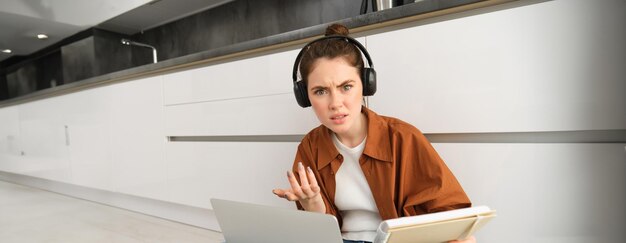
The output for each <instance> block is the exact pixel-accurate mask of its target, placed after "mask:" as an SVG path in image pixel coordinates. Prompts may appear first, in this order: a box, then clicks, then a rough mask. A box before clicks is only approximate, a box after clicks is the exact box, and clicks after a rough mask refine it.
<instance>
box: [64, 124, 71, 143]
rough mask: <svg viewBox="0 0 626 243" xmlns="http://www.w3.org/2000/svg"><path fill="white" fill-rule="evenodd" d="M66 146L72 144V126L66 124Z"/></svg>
mask: <svg viewBox="0 0 626 243" xmlns="http://www.w3.org/2000/svg"><path fill="white" fill-rule="evenodd" d="M65 146H70V128H69V127H68V126H67V125H65Z"/></svg>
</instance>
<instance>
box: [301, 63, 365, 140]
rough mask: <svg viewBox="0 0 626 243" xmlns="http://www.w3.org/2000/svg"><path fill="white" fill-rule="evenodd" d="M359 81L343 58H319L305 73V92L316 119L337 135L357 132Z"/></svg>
mask: <svg viewBox="0 0 626 243" xmlns="http://www.w3.org/2000/svg"><path fill="white" fill-rule="evenodd" d="M362 90H363V84H362V83H361V77H360V75H359V70H358V69H357V68H356V67H353V66H351V65H350V64H349V63H348V62H347V61H346V60H345V59H344V58H342V57H336V58H333V59H329V58H320V59H317V60H316V61H315V62H314V63H313V69H312V70H311V73H309V76H308V83H307V92H308V94H309V100H310V101H311V106H312V107H313V110H314V111H315V115H317V119H319V121H320V122H321V123H322V124H323V125H324V126H326V127H327V128H328V129H330V130H332V131H333V132H335V133H336V134H337V135H339V136H346V135H348V136H350V135H355V134H356V133H358V132H359V131H360V128H361V127H360V126H362V124H361V119H360V115H361V100H362V99H363V91H362Z"/></svg>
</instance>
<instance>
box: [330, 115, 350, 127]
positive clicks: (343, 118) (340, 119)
mask: <svg viewBox="0 0 626 243" xmlns="http://www.w3.org/2000/svg"><path fill="white" fill-rule="evenodd" d="M346 117H348V115H347V114H341V115H335V116H332V117H331V118H330V120H331V121H333V123H334V124H336V125H340V124H343V123H344V122H346Z"/></svg>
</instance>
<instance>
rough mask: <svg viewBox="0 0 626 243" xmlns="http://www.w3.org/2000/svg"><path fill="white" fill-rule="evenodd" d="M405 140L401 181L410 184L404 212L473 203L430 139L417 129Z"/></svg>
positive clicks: (408, 213) (434, 210)
mask: <svg viewBox="0 0 626 243" xmlns="http://www.w3.org/2000/svg"><path fill="white" fill-rule="evenodd" d="M405 142H406V144H403V150H404V151H405V152H408V153H404V154H403V155H402V156H403V158H405V159H404V160H403V162H404V163H406V164H404V165H401V166H402V168H403V175H402V176H401V178H402V179H401V183H403V184H404V186H405V187H406V188H408V190H407V192H409V193H407V195H405V201H404V206H403V208H402V209H403V214H404V215H403V216H413V215H419V214H425V213H434V212H440V211H447V210H452V209H458V208H465V207H470V206H471V202H470V200H469V198H468V197H467V195H466V194H465V191H464V190H463V188H462V187H461V184H460V183H459V182H458V180H457V179H456V177H455V176H454V174H452V172H451V171H450V169H449V168H448V166H446V164H445V162H444V161H443V160H442V159H441V157H440V156H439V154H437V152H436V151H435V149H434V148H433V146H432V145H431V144H430V142H429V141H428V139H426V137H425V136H424V135H423V134H422V133H421V132H420V131H419V130H417V129H416V132H415V133H414V134H412V136H411V138H409V139H408V141H405Z"/></svg>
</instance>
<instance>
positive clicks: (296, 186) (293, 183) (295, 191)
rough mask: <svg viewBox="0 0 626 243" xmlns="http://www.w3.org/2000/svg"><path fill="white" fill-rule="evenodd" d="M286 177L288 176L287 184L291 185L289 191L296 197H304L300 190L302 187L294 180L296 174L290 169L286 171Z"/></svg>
mask: <svg viewBox="0 0 626 243" xmlns="http://www.w3.org/2000/svg"><path fill="white" fill-rule="evenodd" d="M287 178H289V184H290V185H291V192H292V193H293V194H294V195H295V196H296V197H298V198H301V199H305V198H306V195H305V194H304V192H302V188H301V187H300V184H299V183H298V180H296V176H295V175H294V174H293V172H291V171H290V170H288V171H287Z"/></svg>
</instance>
